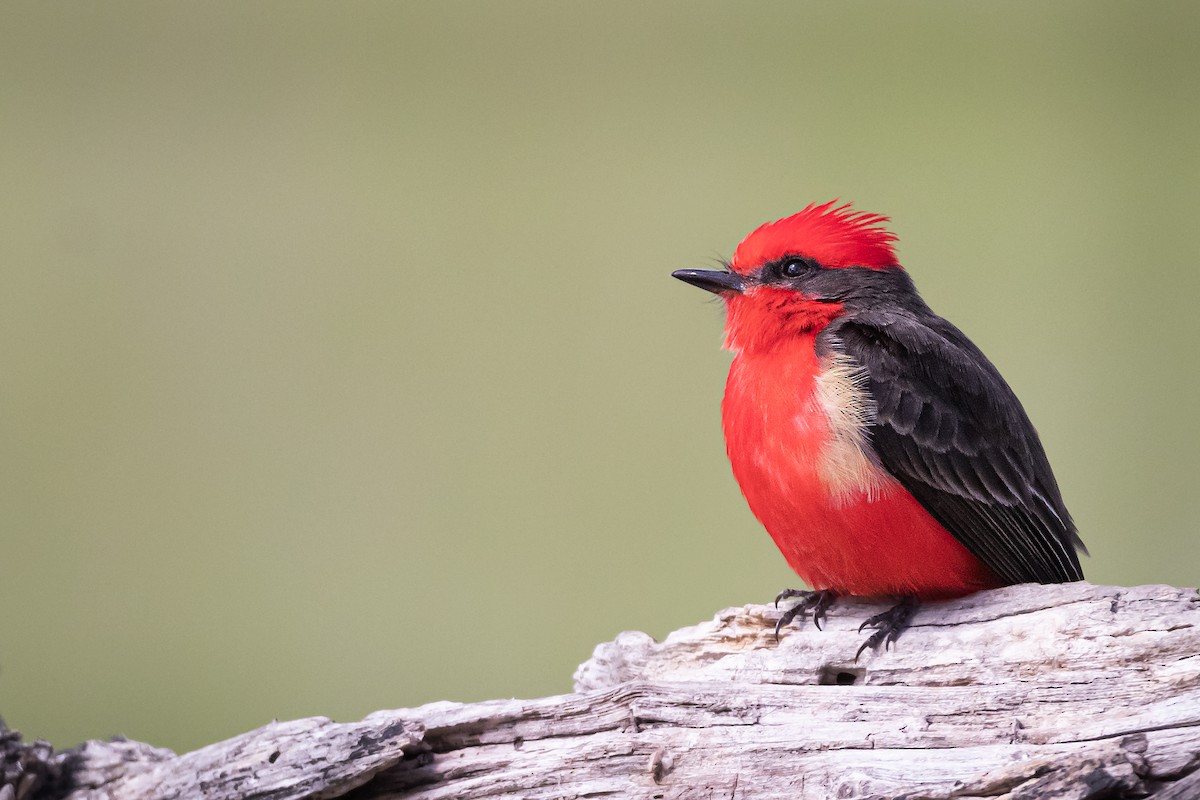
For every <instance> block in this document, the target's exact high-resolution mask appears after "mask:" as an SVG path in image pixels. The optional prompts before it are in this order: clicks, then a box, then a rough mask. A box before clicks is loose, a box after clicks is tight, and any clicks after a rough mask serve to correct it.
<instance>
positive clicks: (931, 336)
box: [827, 309, 1083, 583]
mask: <svg viewBox="0 0 1200 800" xmlns="http://www.w3.org/2000/svg"><path fill="white" fill-rule="evenodd" d="M827 333H828V336H827V340H828V342H829V343H830V346H831V347H833V348H834V349H835V350H837V351H839V352H843V353H845V354H846V355H849V356H850V357H851V358H853V359H854V360H855V361H856V362H857V363H858V364H859V365H861V367H862V368H863V370H864V371H865V373H866V375H867V388H868V390H869V391H870V393H871V396H872V398H873V399H874V400H875V403H876V406H877V413H876V418H875V421H874V423H873V425H872V428H871V440H872V444H873V446H874V450H875V452H876V454H877V456H878V458H879V461H880V463H881V464H882V465H883V467H884V468H885V469H886V470H887V471H888V472H890V473H891V474H892V475H893V476H894V477H895V478H896V479H897V480H898V481H899V482H900V483H901V485H903V486H904V487H905V488H906V489H907V490H908V491H909V492H910V493H912V495H913V496H914V497H915V498H916V499H917V501H918V502H919V503H921V505H922V506H924V507H925V509H926V510H927V511H928V512H929V513H930V515H931V516H933V518H934V519H936V520H937V521H938V522H939V523H941V525H942V526H943V527H945V528H946V530H948V531H949V532H950V533H951V534H952V535H953V536H954V537H955V538H957V539H958V540H959V541H961V542H962V543H963V544H964V545H965V546H966V547H967V549H968V550H970V551H971V552H972V553H973V554H975V555H976V556H977V557H978V558H980V559H981V560H982V561H983V562H984V563H985V564H987V565H988V566H989V567H990V568H991V569H992V570H993V571H995V572H996V573H997V574H998V575H999V576H1001V577H1002V578H1003V579H1004V580H1006V581H1008V582H1010V583H1023V582H1031V581H1036V582H1039V583H1062V582H1066V581H1074V580H1081V579H1082V578H1083V572H1082V570H1081V569H1080V566H1079V557H1078V555H1077V554H1076V552H1075V551H1076V548H1080V549H1082V542H1081V541H1080V540H1079V537H1078V535H1077V534H1076V532H1075V525H1074V523H1073V522H1072V521H1071V517H1070V514H1068V513H1067V509H1066V506H1065V505H1064V504H1063V501H1062V496H1061V494H1060V493H1059V489H1058V484H1057V482H1056V481H1055V480H1054V475H1053V473H1052V472H1051V470H1050V464H1049V461H1048V460H1047V459H1046V455H1045V452H1044V450H1043V449H1042V444H1041V441H1040V439H1039V438H1038V435H1037V431H1036V430H1035V429H1034V427H1033V424H1032V423H1031V422H1030V421H1029V418H1028V416H1026V414H1025V411H1024V409H1023V408H1022V407H1021V404H1020V402H1019V401H1018V400H1017V398H1016V396H1015V395H1014V394H1013V392H1012V390H1011V389H1010V388H1009V386H1008V384H1007V383H1005V381H1004V379H1003V378H1002V377H1001V376H1000V373H999V372H998V371H997V370H996V368H995V367H994V366H992V364H991V362H990V361H988V360H987V358H986V357H985V356H984V355H983V353H981V352H980V351H979V349H978V348H977V347H975V345H973V344H972V343H971V342H970V340H968V339H967V338H966V336H964V335H963V334H962V332H961V331H959V330H958V329H957V328H955V327H954V326H953V325H951V324H950V323H949V322H946V321H945V320H943V319H941V318H940V317H938V316H936V315H934V314H933V313H932V312H929V311H928V310H927V309H926V310H925V311H924V313H921V310H920V309H918V310H916V311H912V310H907V311H905V313H897V312H895V311H889V312H887V314H886V315H885V314H884V313H882V312H877V313H875V314H872V313H870V312H864V313H860V314H857V315H854V316H852V317H847V318H843V319H842V320H839V321H838V322H837V323H835V324H834V325H833V326H831V327H830V328H829V330H828V332H827Z"/></svg>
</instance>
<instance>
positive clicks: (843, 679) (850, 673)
mask: <svg viewBox="0 0 1200 800" xmlns="http://www.w3.org/2000/svg"><path fill="white" fill-rule="evenodd" d="M866 674H867V671H866V670H865V669H863V668H862V667H824V668H823V669H822V670H821V674H820V675H819V676H818V677H817V684H818V685H820V686H854V685H855V684H857V683H862V679H863V677H864V676H865V675H866Z"/></svg>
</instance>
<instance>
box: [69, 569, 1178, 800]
mask: <svg viewBox="0 0 1200 800" xmlns="http://www.w3.org/2000/svg"><path fill="white" fill-rule="evenodd" d="M884 607H885V606H881V605H878V604H872V603H867V602H865V601H857V600H849V601H839V602H838V603H837V604H835V605H834V607H833V608H832V609H831V610H830V612H829V616H828V618H827V620H826V622H825V625H824V627H825V630H823V631H819V630H816V629H815V628H813V627H811V625H806V626H804V627H801V628H795V629H792V630H788V631H786V632H785V633H784V636H783V638H782V640H781V641H779V642H776V641H775V638H774V635H773V633H772V629H773V626H774V622H775V620H776V619H777V618H778V614H779V612H778V611H776V610H775V609H774V608H772V607H770V606H759V605H752V606H746V607H744V608H736V609H728V610H726V611H722V612H721V613H719V614H717V616H716V617H715V618H714V619H713V620H712V621H709V622H704V623H701V624H699V625H696V626H693V627H689V628H684V629H681V630H678V631H675V632H674V633H672V634H671V635H670V636H668V637H667V638H666V639H665V640H664V641H662V642H655V641H654V640H653V639H651V638H650V637H649V636H647V635H645V634H642V633H631V632H627V633H623V634H620V635H619V636H618V637H617V638H616V639H615V640H614V641H612V642H608V643H605V644H601V645H599V646H598V647H597V648H596V651H595V654H594V655H593V656H592V658H591V659H590V660H588V661H587V662H586V663H584V664H583V665H581V666H580V667H579V669H578V670H577V671H576V674H575V684H576V692H575V693H573V694H568V695H562V696H557V697H546V698H541V699H535V700H496V701H489V702H483V703H472V704H459V703H448V702H442V703H432V704H429V705H426V706H421V707H419V708H412V709H399V710H393V711H380V712H376V713H375V714H372V715H371V716H369V717H367V718H366V719H365V720H362V721H361V722H353V723H344V724H339V723H334V722H331V721H329V720H326V719H307V720H297V721H293V722H283V723H273V724H271V725H267V726H266V727H263V728H260V729H258V730H255V731H251V732H249V733H246V734H243V735H242V736H239V737H236V738H234V739H231V740H229V741H226V742H220V743H217V744H214V745H211V746H209V747H206V748H203V749H201V750H198V751H196V752H193V753H188V754H185V755H182V756H176V755H174V754H173V753H170V752H169V751H165V750H160V749H155V748H153V747H150V746H148V745H143V744H138V743H134V742H116V743H101V742H90V743H88V744H87V745H85V746H84V747H83V748H82V749H81V750H79V751H77V752H75V753H73V754H67V756H66V757H67V758H73V759H75V761H74V762H73V765H71V769H72V770H73V775H74V780H75V782H76V788H75V789H74V791H73V792H71V793H70V795H69V797H71V798H72V799H73V800H93V798H96V799H98V798H112V799H113V800H140V799H141V798H192V797H195V798H201V797H203V798H212V800H223V798H272V799H278V800H283V798H329V797H340V796H346V797H352V798H359V799H360V800H366V798H405V799H406V800H407V799H409V798H413V799H415V798H421V799H422V800H434V799H435V798H437V799H445V800H449V799H450V798H468V799H469V798H500V797H513V798H515V797H521V798H577V797H622V798H637V799H639V800H640V799H642V798H644V799H645V800H651V799H654V800H657V799H659V798H663V799H665V798H709V797H711V798H731V799H732V798H781V799H782V798H788V799H789V800H808V799H809V798H812V799H813V800H816V799H817V798H820V799H821V800H824V798H835V797H836V798H904V799H905V800H941V799H942V798H946V799H947V800H949V798H961V799H967V800H969V799H970V798H989V800H994V799H995V798H1006V799H1007V800H1032V799H1034V798H1072V799H1073V800H1102V799H1103V798H1117V797H1125V796H1142V795H1147V794H1148V795H1150V796H1154V797H1156V798H1160V799H1161V800H1181V799H1186V800H1193V799H1195V798H1200V783H1198V781H1200V777H1198V776H1200V595H1198V593H1197V591H1196V590H1194V589H1177V588H1173V587H1169V586H1138V587H1133V588H1123V587H1110V586H1093V585H1091V584H1088V583H1076V584H1068V585H1062V586H1036V585H1025V586H1014V587H1008V588H1006V589H999V590H996V591H992V592H983V593H980V594H977V595H973V596H971V597H967V598H964V599H961V600H956V601H952V602H948V603H940V604H928V605H925V606H923V607H922V608H921V609H920V610H919V611H918V612H917V615H916V617H915V619H914V626H913V628H911V629H910V630H909V631H907V632H906V633H905V634H904V635H903V636H902V637H901V639H900V641H899V642H898V644H897V646H895V647H893V648H892V649H891V650H889V651H886V652H879V653H870V652H867V653H864V654H863V656H862V658H861V659H860V660H859V661H857V662H856V661H855V660H854V654H855V651H856V650H857V649H858V645H859V644H860V643H861V641H862V639H863V636H864V634H860V633H858V632H857V628H858V625H859V624H860V623H861V622H862V620H863V619H865V618H866V617H867V616H869V615H871V614H873V613H876V612H878V611H880V610H882V609H883V608H884ZM530 657H531V658H536V657H537V655H536V654H530ZM403 679H404V676H397V681H402V680H403Z"/></svg>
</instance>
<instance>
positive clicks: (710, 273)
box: [671, 269, 745, 294]
mask: <svg viewBox="0 0 1200 800" xmlns="http://www.w3.org/2000/svg"><path fill="white" fill-rule="evenodd" d="M671 277H672V278H679V280H681V281H683V282H684V283H690V284H691V285H692V286H699V287H700V288H701V289H703V290H704V291H706V292H712V293H713V294H721V293H722V292H737V293H738V294H741V293H742V292H743V291H744V290H745V284H743V283H742V276H741V275H739V274H737V273H736V272H726V271H725V270H715V269H677V270H675V271H674V272H672V273H671Z"/></svg>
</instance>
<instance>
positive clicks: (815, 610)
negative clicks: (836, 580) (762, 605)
mask: <svg viewBox="0 0 1200 800" xmlns="http://www.w3.org/2000/svg"><path fill="white" fill-rule="evenodd" d="M791 597H799V598H800V602H799V603H797V604H796V605H794V606H792V607H791V608H789V609H788V610H787V611H785V612H783V614H781V615H780V617H779V621H778V622H776V623H775V640H776V641H779V632H780V631H781V630H783V626H784V625H789V624H791V622H792V620H794V619H795V618H796V617H800V619H804V617H805V616H807V615H808V612H809V611H811V612H812V616H813V624H814V625H816V626H817V630H821V620H823V619H824V618H825V612H826V610H827V609H828V608H829V606H830V605H832V604H833V601H834V600H835V599H837V592H835V591H833V590H832V589H820V590H817V591H806V590H804V589H784V590H783V591H782V592H780V593H779V594H778V595H776V596H775V607H776V608H779V601H780V600H786V599H788V598H791Z"/></svg>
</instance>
